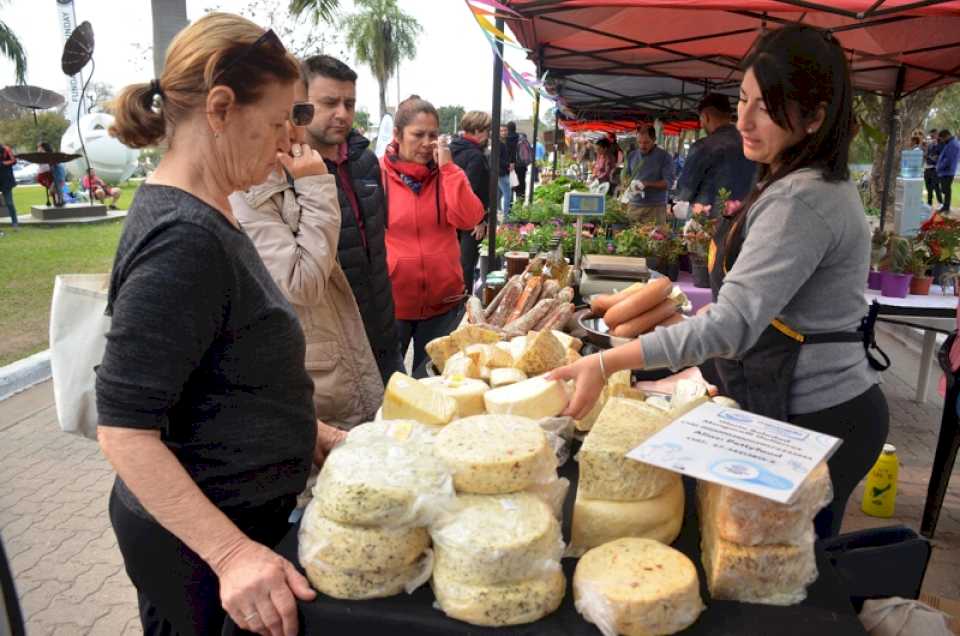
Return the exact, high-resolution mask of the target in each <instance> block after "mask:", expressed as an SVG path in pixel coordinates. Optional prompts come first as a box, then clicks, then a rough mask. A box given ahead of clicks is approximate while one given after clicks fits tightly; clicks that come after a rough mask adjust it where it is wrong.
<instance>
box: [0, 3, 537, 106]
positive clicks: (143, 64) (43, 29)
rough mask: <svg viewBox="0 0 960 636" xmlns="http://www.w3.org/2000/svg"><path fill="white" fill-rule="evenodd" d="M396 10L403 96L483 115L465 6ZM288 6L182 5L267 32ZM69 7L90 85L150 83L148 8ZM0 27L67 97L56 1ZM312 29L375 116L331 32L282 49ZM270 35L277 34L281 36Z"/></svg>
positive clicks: (370, 83) (2, 70) (373, 93)
mask: <svg viewBox="0 0 960 636" xmlns="http://www.w3.org/2000/svg"><path fill="white" fill-rule="evenodd" d="M397 3H398V5H399V6H400V8H401V9H402V10H403V11H405V12H406V13H409V14H410V15H412V16H413V17H415V18H416V19H417V20H418V21H419V22H420V24H421V26H422V27H423V32H422V33H421V35H420V38H419V40H418V43H417V55H416V58H415V59H413V60H407V61H405V62H404V63H403V64H402V65H401V67H400V73H399V75H400V77H399V83H400V89H399V90H400V94H401V96H402V97H403V98H405V97H408V96H409V95H411V94H413V93H416V94H418V95H420V96H421V97H423V98H424V99H427V100H429V101H431V102H432V103H433V104H434V105H435V106H438V107H439V106H445V105H457V104H459V105H462V106H463V107H464V108H465V109H466V110H484V111H487V112H489V111H490V109H491V106H492V88H493V53H492V51H491V49H490V46H489V45H488V44H487V40H486V38H485V37H484V36H483V33H482V30H481V29H480V26H479V25H478V24H477V23H476V21H475V20H474V18H473V15H472V14H471V13H470V11H469V10H468V9H467V7H466V5H465V4H464V2H463V0H397ZM286 4H287V2H286V0H273V1H271V0H187V17H188V19H190V20H195V19H196V18H198V17H200V16H201V15H203V13H204V12H205V11H206V10H209V9H211V8H219V9H220V10H224V11H231V12H234V13H241V12H244V11H245V10H246V11H247V12H248V14H249V11H250V10H251V9H253V10H255V14H254V16H253V18H254V20H255V21H258V22H260V23H261V24H262V25H263V26H268V25H267V24H266V22H267V20H268V18H266V17H264V16H267V15H269V13H270V11H268V9H271V8H276V9H279V10H277V11H274V12H273V14H274V15H278V14H281V15H282V14H285V11H284V10H283V7H285V5H286ZM74 6H75V9H76V14H77V24H79V23H81V22H83V21H84V20H89V21H90V23H91V24H92V25H93V30H94V34H95V39H96V48H95V52H94V62H95V64H96V73H95V74H94V77H93V81H95V82H96V81H102V82H106V83H108V84H110V85H112V86H113V88H114V89H115V90H118V89H119V88H120V87H122V86H124V85H125V84H129V83H133V82H142V81H148V80H149V79H152V76H153V70H152V69H153V62H152V59H153V58H152V54H148V51H147V47H149V46H150V45H151V42H152V37H153V35H152V26H151V22H150V21H151V17H150V0H122V1H121V0H74ZM341 6H342V9H343V11H344V12H346V13H349V12H351V11H353V3H352V0H341ZM0 20H2V21H3V22H5V23H6V24H7V26H9V27H10V28H11V29H13V31H14V32H15V33H16V34H17V36H18V37H19V38H20V40H21V42H22V43H23V45H24V48H25V49H26V51H27V61H28V67H27V83H28V84H34V85H37V86H41V87H43V88H48V89H51V90H54V91H57V92H60V93H66V91H67V80H66V77H65V76H64V75H63V73H62V72H61V70H60V54H61V51H62V45H63V43H62V38H61V35H60V32H59V30H58V28H57V11H56V0H8V1H7V2H6V3H5V4H3V5H0ZM269 26H274V27H277V26H278V25H275V24H271V25H269ZM310 29H319V30H320V34H321V35H322V36H323V37H324V38H325V40H327V43H326V44H325V45H324V46H325V51H324V52H326V53H329V54H331V55H337V56H341V55H343V59H344V61H346V62H347V63H348V64H350V65H351V66H352V67H353V68H354V69H355V70H356V71H357V72H358V74H359V78H358V80H357V101H358V107H359V108H363V109H365V110H367V112H369V113H371V114H374V115H375V114H376V113H377V111H378V110H379V105H378V102H379V99H378V97H377V82H376V80H374V79H373V76H372V75H371V74H370V72H369V71H368V70H367V69H366V68H364V67H361V66H360V65H357V64H356V63H355V61H354V60H353V59H352V58H351V56H350V55H349V53H348V52H346V48H345V46H343V44H342V42H337V41H336V39H335V38H336V37H337V36H336V33H337V29H336V28H334V27H330V26H326V25H321V26H319V27H313V26H312V25H311V24H307V23H305V24H302V25H301V26H299V27H298V28H297V32H296V33H294V34H293V35H290V36H287V37H288V39H293V40H294V42H289V41H288V42H287V45H288V47H289V48H291V49H293V48H295V45H296V44H297V43H298V42H302V41H304V40H305V39H306V37H307V36H309V35H311V34H313V35H315V34H316V33H315V32H313V33H310V32H309V30H310ZM276 30H277V32H278V33H280V32H281V30H280V29H279V28H277V29H276ZM282 37H283V36H282ZM332 38H333V41H330V40H331V39H332ZM506 58H507V61H508V62H509V63H510V64H512V65H513V66H514V67H515V68H516V69H517V70H518V71H520V72H524V71H526V72H530V73H533V72H534V70H535V69H534V65H533V63H532V62H529V61H528V60H526V55H525V53H524V52H523V51H520V50H515V49H511V48H509V47H508V49H507V53H506ZM88 68H89V67H88ZM13 83H14V71H13V65H12V64H10V63H9V62H7V61H5V60H4V61H2V62H0V85H4V86H5V85H9V84H13ZM514 94H515V97H516V99H515V100H511V98H510V96H509V95H508V94H507V92H506V91H504V93H503V103H504V109H509V110H510V111H512V112H513V113H514V114H515V115H516V116H517V117H520V118H526V117H529V116H530V115H531V113H532V110H533V105H532V100H531V99H530V98H529V97H527V95H526V94H525V93H524V92H523V91H520V90H517V89H514ZM396 103H397V79H396V78H394V79H392V80H391V81H390V85H389V87H388V89H387V104H388V105H395V104H396ZM545 108H546V106H544V109H545Z"/></svg>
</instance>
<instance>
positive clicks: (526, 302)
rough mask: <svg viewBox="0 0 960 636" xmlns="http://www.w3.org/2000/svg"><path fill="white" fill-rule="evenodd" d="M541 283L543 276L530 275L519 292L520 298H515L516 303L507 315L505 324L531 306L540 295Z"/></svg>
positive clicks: (525, 311)
mask: <svg viewBox="0 0 960 636" xmlns="http://www.w3.org/2000/svg"><path fill="white" fill-rule="evenodd" d="M542 285H543V278H541V277H540V276H531V277H530V280H528V281H527V284H526V285H524V287H523V292H522V293H521V294H520V298H518V299H517V303H516V305H514V307H513V310H512V311H511V312H510V314H509V315H508V316H507V324H510V323H511V322H513V321H514V320H516V319H517V318H519V317H520V316H522V315H524V314H525V313H527V311H529V310H530V308H531V307H533V304H534V303H535V302H537V298H539V297H540V288H541V286H542Z"/></svg>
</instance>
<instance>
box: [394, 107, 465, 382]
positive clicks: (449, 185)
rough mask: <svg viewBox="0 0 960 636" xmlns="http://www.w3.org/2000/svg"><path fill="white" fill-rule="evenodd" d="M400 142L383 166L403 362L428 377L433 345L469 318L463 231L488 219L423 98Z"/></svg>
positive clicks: (398, 131) (404, 122) (398, 130)
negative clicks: (409, 355) (410, 359)
mask: <svg viewBox="0 0 960 636" xmlns="http://www.w3.org/2000/svg"><path fill="white" fill-rule="evenodd" d="M394 121H395V123H394V130H393V143H391V144H390V146H389V147H388V148H387V152H386V154H385V155H384V157H383V159H381V160H380V164H381V167H382V169H383V186H384V190H385V192H386V194H387V267H388V268H389V270H390V281H391V283H392V284H393V300H394V304H395V305H396V314H397V325H398V327H399V329H400V341H401V343H402V344H401V346H402V348H403V352H404V355H406V351H407V347H409V345H410V340H411V339H412V340H413V343H414V344H413V368H414V371H415V375H417V376H422V375H423V370H422V369H421V365H422V364H423V362H424V360H425V359H426V351H425V347H426V344H427V343H428V342H429V341H431V340H433V339H434V338H439V337H440V336H445V335H447V334H448V333H450V332H451V331H453V329H454V328H456V326H457V324H458V323H459V321H460V319H461V317H462V315H463V300H464V299H465V298H466V293H465V288H464V286H463V269H462V267H461V266H460V243H459V241H458V240H457V230H471V229H473V228H474V227H475V226H476V225H477V224H478V223H479V222H480V221H481V220H482V219H483V205H482V204H481V203H480V199H478V198H477V195H475V194H474V193H473V190H471V189H470V182H469V181H468V180H467V176H466V175H465V174H464V173H463V170H461V169H460V168H459V167H458V166H457V165H456V164H455V163H453V159H452V158H451V155H450V148H449V147H448V146H447V143H446V140H445V139H440V118H439V116H438V115H437V110H436V109H435V108H434V107H433V105H432V104H430V102H427V101H425V100H423V99H420V98H419V97H417V96H416V95H414V96H413V97H410V98H408V99H406V100H404V101H403V102H401V103H400V106H399V107H398V108H397V114H396V117H395V120H394Z"/></svg>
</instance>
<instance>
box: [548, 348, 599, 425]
mask: <svg viewBox="0 0 960 636" xmlns="http://www.w3.org/2000/svg"><path fill="white" fill-rule="evenodd" d="M547 379H548V380H573V383H574V390H573V398H571V400H570V404H568V405H567V410H565V411H564V412H563V415H569V416H570V417H572V418H574V419H577V420H582V419H583V418H584V417H586V416H587V414H588V413H589V412H590V409H592V408H593V405H594V404H596V403H597V400H598V399H600V392H601V391H603V386H604V385H605V384H606V378H604V377H603V371H602V370H601V369H600V354H598V353H595V354H593V355H590V356H587V357H585V358H580V359H579V360H577V361H576V362H574V363H573V364H568V365H567V366H565V367H560V368H559V369H554V370H553V371H551V372H550V373H549V374H548V375H547Z"/></svg>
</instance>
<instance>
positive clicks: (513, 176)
mask: <svg viewBox="0 0 960 636" xmlns="http://www.w3.org/2000/svg"><path fill="white" fill-rule="evenodd" d="M510 187H511V188H518V187H520V177H518V176H517V172H516V171H515V170H511V171H510Z"/></svg>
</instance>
